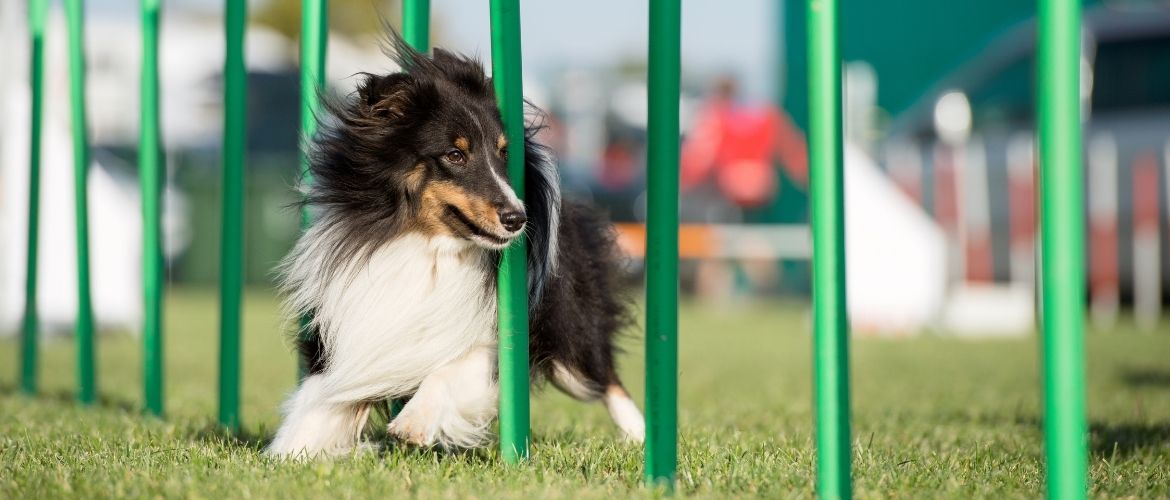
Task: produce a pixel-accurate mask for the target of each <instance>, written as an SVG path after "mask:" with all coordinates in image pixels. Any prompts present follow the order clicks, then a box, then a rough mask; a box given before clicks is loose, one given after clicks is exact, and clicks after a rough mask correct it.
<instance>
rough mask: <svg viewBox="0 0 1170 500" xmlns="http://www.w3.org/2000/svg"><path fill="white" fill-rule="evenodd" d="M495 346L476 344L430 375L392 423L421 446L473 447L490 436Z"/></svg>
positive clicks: (399, 435)
mask: <svg viewBox="0 0 1170 500" xmlns="http://www.w3.org/2000/svg"><path fill="white" fill-rule="evenodd" d="M495 351H496V349H495V346H479V347H476V348H473V349H472V350H471V351H470V352H468V353H467V354H465V355H464V356H463V357H461V358H459V359H457V360H455V361H452V362H450V363H448V364H446V365H444V366H442V367H440V368H439V369H438V370H435V371H434V372H432V373H431V374H430V375H427V377H426V378H425V379H423V382H422V384H421V385H419V387H418V391H416V392H415V393H414V396H412V397H411V398H410V401H409V402H407V403H406V406H404V407H403V408H402V412H401V413H399V414H398V416H397V417H395V418H394V420H393V421H392V422H390V425H389V426H388V427H387V429H386V430H387V432H389V433H390V435H391V436H394V437H395V438H397V439H399V440H402V441H405V442H407V443H410V444H413V445H417V446H434V445H438V446H442V447H443V448H448V449H453V448H455V449H457V448H472V447H475V446H478V445H480V444H482V443H483V442H484V441H485V440H486V438H487V437H488V426H489V424H491V421H492V419H493V418H495V416H496V412H497V410H498V408H497V406H496V401H497V399H498V394H497V389H496V383H495V378H494V377H493V374H494V372H495V366H496V365H495V362H496V355H495Z"/></svg>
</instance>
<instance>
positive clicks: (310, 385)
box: [266, 375, 370, 458]
mask: <svg viewBox="0 0 1170 500" xmlns="http://www.w3.org/2000/svg"><path fill="white" fill-rule="evenodd" d="M323 382H324V375H313V376H311V377H308V378H306V379H305V380H304V381H302V382H301V386H300V387H299V388H297V390H296V392H294V393H293V395H292V396H291V397H290V398H289V399H288V401H287V402H285V405H284V413H285V416H284V422H283V423H281V425H280V429H279V430H277V431H276V437H275V438H274V439H273V440H272V443H271V444H269V445H268V449H267V450H266V452H267V453H268V454H269V455H272V456H276V457H284V458H291V457H305V458H311V457H316V456H321V455H326V456H338V455H345V454H347V453H349V452H350V451H352V450H353V449H354V447H355V446H356V445H357V444H358V440H359V439H360V438H361V433H362V428H363V427H365V425H366V418H367V417H369V415H370V404H369V403H368V402H361V401H359V402H352V403H335V402H330V401H328V394H327V391H326V390H325V388H324V383H323Z"/></svg>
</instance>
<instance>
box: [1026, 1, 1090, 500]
mask: <svg viewBox="0 0 1170 500" xmlns="http://www.w3.org/2000/svg"><path fill="white" fill-rule="evenodd" d="M1039 8H1040V12H1039V23H1040V25H1039V36H1040V39H1039V59H1038V62H1039V65H1038V66H1037V68H1038V69H1039V76H1040V79H1039V80H1040V81H1039V84H1040V86H1039V88H1038V89H1037V91H1036V95H1037V96H1038V97H1039V106H1040V109H1039V113H1038V118H1039V130H1040V141H1039V142H1040V205H1041V206H1040V238H1041V245H1040V251H1041V254H1040V255H1041V262H1040V266H1041V270H1040V277H1041V284H1040V287H1041V288H1040V292H1041V293H1040V297H1041V307H1040V312H1041V316H1040V324H1041V329H1042V330H1043V336H1044V339H1043V352H1044V354H1043V355H1044V361H1043V367H1044V368H1043V370H1044V441H1045V451H1046V456H1047V464H1048V469H1047V480H1048V497H1049V498H1055V499H1081V498H1085V495H1086V494H1087V491H1088V480H1087V475H1088V465H1087V461H1088V449H1087V440H1088V434H1087V432H1086V427H1085V367H1084V359H1085V350H1084V317H1085V310H1084V297H1085V295H1084V293H1085V260H1084V257H1085V247H1084V242H1085V234H1084V224H1085V220H1084V194H1083V193H1084V181H1083V177H1082V173H1083V169H1082V162H1081V114H1080V57H1081V52H1080V48H1081V41H1080V40H1081V38H1080V33H1081V31H1080V30H1081V12H1080V3H1079V2H1078V1H1077V0H1041V1H1040V5H1039Z"/></svg>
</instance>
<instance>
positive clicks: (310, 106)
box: [297, 0, 329, 380]
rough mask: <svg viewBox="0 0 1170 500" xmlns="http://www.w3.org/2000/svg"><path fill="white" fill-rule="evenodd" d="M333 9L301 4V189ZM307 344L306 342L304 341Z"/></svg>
mask: <svg viewBox="0 0 1170 500" xmlns="http://www.w3.org/2000/svg"><path fill="white" fill-rule="evenodd" d="M328 7H329V5H328V2H327V1H326V0H302V1H301V141H300V142H301V147H300V153H301V185H302V186H305V187H308V186H309V185H311V184H312V182H313V176H312V174H311V173H310V172H309V144H310V143H311V142H312V140H313V136H314V135H315V134H316V133H317V113H318V111H319V110H320V109H321V100H320V95H319V92H320V91H321V90H322V89H324V88H325V56H326V53H327V49H328V44H329V8H328ZM311 222H312V216H311V214H310V213H309V207H307V206H306V207H304V208H302V209H301V230H302V231H303V230H305V229H307V228H308V227H309V224H310V223H311ZM308 324H309V318H307V317H304V318H301V320H300V327H301V332H300V334H301V335H308ZM302 340H303V339H302ZM297 367H298V370H297V373H298V375H297V376H298V380H299V379H303V378H305V376H307V375H308V374H309V367H308V366H306V365H305V360H304V359H302V358H301V357H300V356H298V357H297Z"/></svg>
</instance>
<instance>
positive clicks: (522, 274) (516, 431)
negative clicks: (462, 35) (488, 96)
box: [491, 0, 529, 464]
mask: <svg viewBox="0 0 1170 500" xmlns="http://www.w3.org/2000/svg"><path fill="white" fill-rule="evenodd" d="M491 29H492V81H493V82H494V84H495V89H496V99H497V100H498V104H499V107H500V115H501V116H502V117H503V120H504V133H505V134H507V136H508V144H511V145H512V147H510V148H509V149H508V152H509V154H508V178H509V180H510V181H511V183H512V189H513V190H514V191H516V196H518V197H520V199H521V200H523V199H524V90H523V88H522V84H521V79H520V78H521V74H522V72H521V67H520V64H521V60H520V2H519V0H492V2H491ZM527 259H528V243H527V241H526V240H525V239H524V238H523V237H521V238H519V241H516V242H515V243H513V244H512V245H511V246H509V247H508V248H507V249H506V250H504V255H503V258H502V259H501V261H500V278H499V309H500V320H499V322H500V345H499V349H500V355H499V366H500V454H501V455H502V456H503V458H504V461H505V462H507V463H512V464H514V463H518V462H520V461H522V460H525V459H527V458H528V425H529V408H528V265H527Z"/></svg>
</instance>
